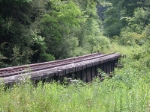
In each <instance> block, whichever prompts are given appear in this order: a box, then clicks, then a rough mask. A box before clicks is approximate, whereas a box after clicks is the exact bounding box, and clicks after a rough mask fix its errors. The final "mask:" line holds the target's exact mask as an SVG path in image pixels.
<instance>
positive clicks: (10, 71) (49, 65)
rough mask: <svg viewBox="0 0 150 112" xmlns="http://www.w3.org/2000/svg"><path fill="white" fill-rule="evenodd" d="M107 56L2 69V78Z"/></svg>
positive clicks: (0, 75) (0, 71)
mask: <svg viewBox="0 0 150 112" xmlns="http://www.w3.org/2000/svg"><path fill="white" fill-rule="evenodd" d="M105 55H106V54H101V53H94V54H90V55H84V56H79V57H73V58H67V59H63V60H56V61H50V62H43V63H36V64H29V65H23V66H14V67H7V68H2V69H0V77H8V76H13V75H19V74H23V73H28V72H33V71H39V70H43V69H48V68H53V67H57V66H61V65H66V64H69V63H74V62H76V61H83V60H89V59H92V58H96V57H102V56H105Z"/></svg>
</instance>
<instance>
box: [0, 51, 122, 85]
mask: <svg viewBox="0 0 150 112" xmlns="http://www.w3.org/2000/svg"><path fill="white" fill-rule="evenodd" d="M119 57H120V54H118V53H112V54H101V53H94V54H90V55H84V56H79V57H73V58H68V59H63V60H56V61H50V62H44V63H36V64H29V65H23V66H14V67H7V68H2V69H0V79H1V80H2V81H3V82H4V83H5V84H11V83H14V82H18V81H21V80H25V78H27V77H30V78H31V79H32V80H42V79H49V78H53V77H58V76H68V74H72V73H78V72H79V71H84V70H85V69H87V68H89V70H90V68H91V69H93V67H97V68H98V67H99V68H100V67H102V68H101V69H103V70H104V71H105V72H106V73H110V72H112V71H113V69H114V66H115V63H116V62H117V60H118V58H119ZM106 63H107V64H106ZM99 65H100V66H99ZM102 65H103V66H102ZM85 72H86V76H85V77H87V79H88V77H89V78H91V77H92V76H91V75H90V73H91V74H92V73H95V72H96V71H95V68H94V71H90V72H88V71H85ZM88 74H89V75H88ZM83 76H84V75H82V76H80V77H83ZM93 76H95V75H93ZM71 77H72V76H71ZM85 81H86V80H85Z"/></svg>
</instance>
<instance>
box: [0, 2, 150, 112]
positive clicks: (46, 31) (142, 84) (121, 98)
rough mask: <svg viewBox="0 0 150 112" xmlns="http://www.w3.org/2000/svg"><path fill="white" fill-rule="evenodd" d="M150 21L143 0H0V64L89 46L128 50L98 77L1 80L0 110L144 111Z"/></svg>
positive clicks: (149, 94)
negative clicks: (73, 81) (8, 83)
mask: <svg viewBox="0 0 150 112" xmlns="http://www.w3.org/2000/svg"><path fill="white" fill-rule="evenodd" d="M97 8H98V14H97ZM101 11H102V12H101ZM98 15H100V16H98ZM149 29H150V1H149V0H119V1H118V0H84V1H81V0H38V1H36V0H0V66H1V67H5V66H12V65H20V64H27V63H33V62H42V61H49V60H54V59H61V58H66V57H71V56H78V55H82V54H86V53H91V52H104V53H111V52H119V53H121V54H122V55H126V58H123V59H121V60H120V63H121V64H123V66H124V67H123V68H122V69H119V68H116V69H115V71H114V73H113V77H112V78H109V77H107V75H106V78H105V80H104V81H103V82H100V80H99V79H98V78H97V79H95V80H93V82H92V83H89V84H85V83H83V82H81V83H79V84H77V85H69V86H65V85H60V84H58V83H57V82H53V83H50V84H45V85H42V84H41V83H39V85H38V86H37V87H36V88H35V87H34V86H33V85H32V84H30V82H26V84H22V85H20V84H19V86H18V85H15V86H14V87H13V88H11V89H8V90H6V91H4V90H3V86H1V88H0V99H1V100H0V111H2V112H20V111H25V112H26V111H27V112H41V111H45V112H49V111H52V112H110V111H111V112H122V111H127V112H148V111H150V71H149V69H150V50H149V47H150V44H149V43H150V32H149Z"/></svg>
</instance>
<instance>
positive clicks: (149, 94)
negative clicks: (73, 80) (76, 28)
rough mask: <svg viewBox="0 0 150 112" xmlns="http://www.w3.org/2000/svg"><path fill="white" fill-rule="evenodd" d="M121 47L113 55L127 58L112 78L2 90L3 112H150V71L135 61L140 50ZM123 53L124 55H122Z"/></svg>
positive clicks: (0, 104) (0, 108)
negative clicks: (90, 81)
mask: <svg viewBox="0 0 150 112" xmlns="http://www.w3.org/2000/svg"><path fill="white" fill-rule="evenodd" d="M117 48H118V45H115V46H114V47H111V51H116V52H119V51H120V52H121V53H122V54H126V55H127V56H126V58H123V59H122V60H121V61H120V63H122V64H123V68H121V69H119V68H116V69H115V71H114V73H113V77H112V78H109V77H106V78H105V80H103V81H102V82H100V80H99V79H98V78H96V79H94V80H93V82H92V83H86V84H85V83H82V84H75V85H73V84H71V85H69V86H65V85H61V84H58V83H57V82H51V83H49V84H48V83H45V84H44V85H43V84H42V83H39V84H38V86H37V87H34V86H33V85H32V84H31V83H30V82H28V83H26V84H22V85H15V86H14V87H12V88H10V89H7V90H6V91H4V89H3V87H2V86H1V88H0V112H149V111H150V71H149V68H148V67H146V66H145V65H144V62H143V63H142V61H141V59H136V58H135V57H134V54H135V53H134V52H138V47H137V48H136V49H137V51H136V49H135V48H132V47H130V49H128V50H127V48H129V46H128V47H126V48H124V47H123V46H120V47H119V50H118V49H117ZM123 50H124V51H123Z"/></svg>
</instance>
